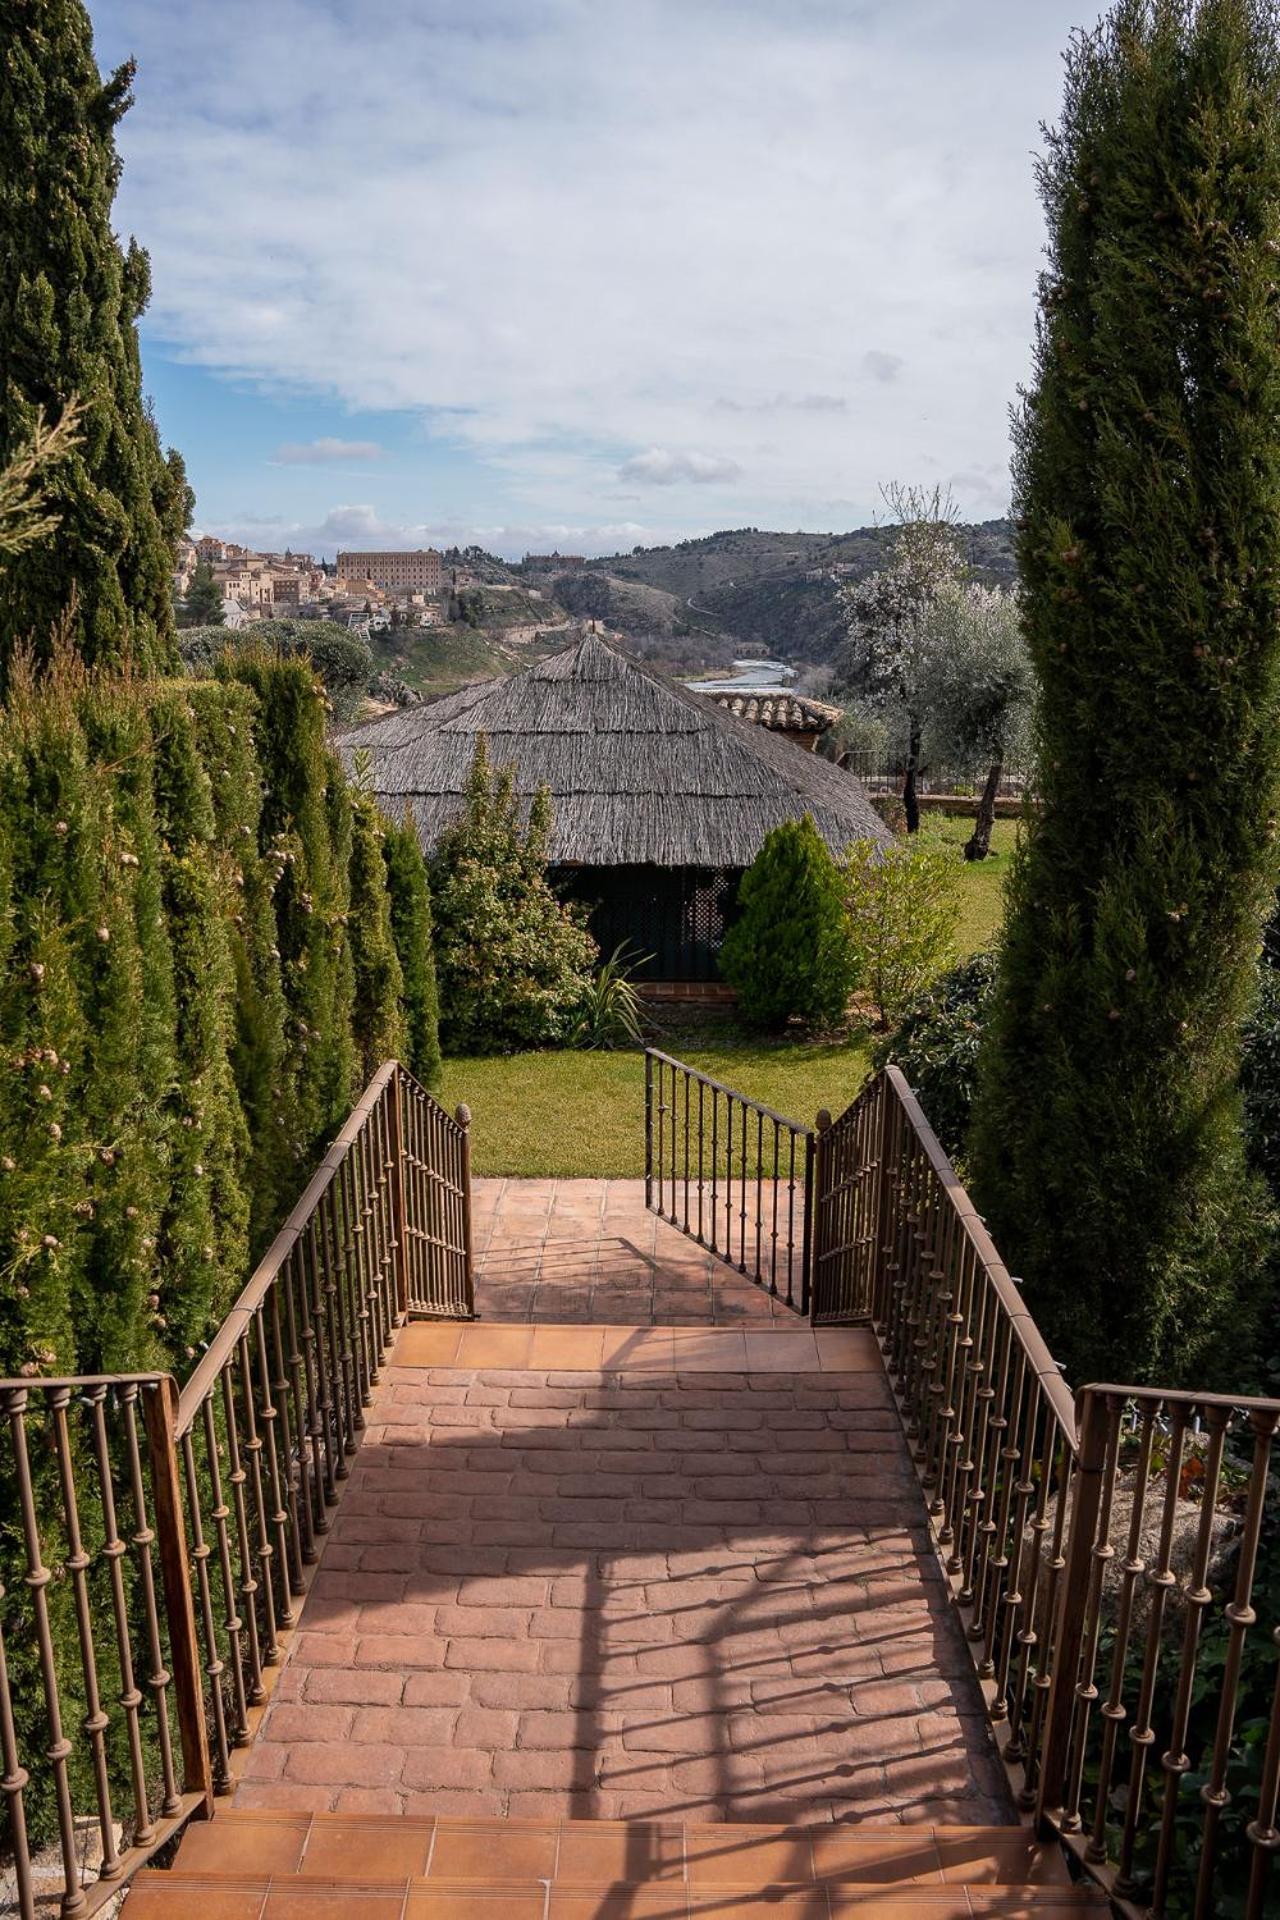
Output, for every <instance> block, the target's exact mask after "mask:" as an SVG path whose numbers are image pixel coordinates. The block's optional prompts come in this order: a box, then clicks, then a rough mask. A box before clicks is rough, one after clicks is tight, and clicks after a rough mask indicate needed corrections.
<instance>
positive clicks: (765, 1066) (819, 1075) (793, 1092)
mask: <svg viewBox="0 0 1280 1920" xmlns="http://www.w3.org/2000/svg"><path fill="white" fill-rule="evenodd" d="M667 1044H668V1051H670V1052H672V1053H674V1054H676V1055H678V1057H679V1058H680V1059H682V1060H685V1061H687V1062H688V1064H689V1065H690V1066H692V1067H697V1068H698V1070H699V1071H700V1072H701V1073H706V1074H710V1075H711V1077H712V1078H713V1079H715V1080H722V1081H724V1082H725V1083H726V1084H727V1085H728V1086H731V1087H733V1088H734V1089H735V1090H736V1091H737V1092H739V1093H745V1094H748V1095H750V1097H751V1098H753V1099H755V1100H761V1101H763V1102H764V1104H765V1105H766V1106H769V1107H772V1108H774V1110H775V1111H776V1112H778V1113H782V1114H786V1115H787V1116H788V1117H789V1118H790V1119H793V1120H799V1121H802V1122H804V1123H805V1124H807V1125H811V1124H812V1122H813V1119H814V1116H815V1115H816V1113H817V1111H818V1109H819V1107H829V1108H830V1110H831V1112H832V1113H833V1114H839V1113H841V1112H843V1110H844V1108H845V1107H847V1106H848V1104H849V1102H850V1101H851V1100H852V1099H853V1097H854V1095H855V1094H856V1093H857V1091H858V1089H859V1087H860V1086H861V1085H862V1083H863V1081H864V1080H865V1079H866V1077H867V1073H868V1070H869V1048H868V1045H867V1042H866V1040H865V1038H863V1037H862V1036H855V1037H854V1038H853V1039H851V1040H848V1041H844V1042H838V1043H837V1042H812V1043H803V1044H796V1043H794V1042H793V1043H786V1042H784V1043H780V1044H777V1045H772V1046H770V1045H765V1044H761V1043H759V1042H750V1041H737V1040H735V1039H733V1038H726V1039H723V1040H722V1039H719V1038H716V1039H714V1040H713V1039H711V1038H710V1037H709V1036H708V1035H707V1034H706V1033H705V1032H704V1033H701V1034H698V1035H697V1036H696V1037H695V1036H690V1037H689V1038H687V1039H686V1038H684V1037H681V1038H679V1039H674V1038H673V1039H671V1040H670V1041H669V1042H668V1043H667ZM440 1097H441V1099H442V1100H443V1102H444V1104H445V1105H446V1106H447V1107H449V1108H453V1107H454V1106H456V1105H457V1104H458V1103H459V1102H460V1101H465V1102H466V1104H467V1105H468V1106H469V1107H470V1108H471V1114H472V1165H473V1167H474V1170H475V1172H476V1173H477V1174H521V1175H527V1176H537V1175H552V1174H554V1175H558V1176H559V1177H561V1178H563V1179H573V1178H577V1179H592V1180H603V1179H639V1178H640V1176H641V1175H642V1174H643V1173H644V1060H643V1057H642V1056H641V1055H640V1054H639V1053H517V1054H510V1055H505V1056H500V1057H491V1058H487V1059H471V1060H447V1061H446V1062H445V1069H444V1085H443V1089H442V1091H441V1095H440Z"/></svg>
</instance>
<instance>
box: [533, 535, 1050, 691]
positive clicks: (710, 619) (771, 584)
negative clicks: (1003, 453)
mask: <svg viewBox="0 0 1280 1920" xmlns="http://www.w3.org/2000/svg"><path fill="white" fill-rule="evenodd" d="M959 531H960V533H961V534H962V536H963V538H964V541H965V545H966V548H967V551H968V556H969V561H970V564H971V566H972V567H973V569H974V572H975V574H976V575H977V577H978V578H979V579H980V580H982V581H984V582H985V583H986V584H987V585H989V586H1003V587H1008V586H1012V585H1013V582H1014V580H1015V577H1016V573H1015V567H1014V558H1013V544H1012V530H1011V527H1010V524H1009V522H1008V521H1007V520H986V521H980V522H977V523H975V524H971V525H966V526H962V527H961V528H960V529H959ZM895 538H896V529H895V528H893V527H856V528H854V529H853V530H852V531H851V532H849V533H839V534H832V533H800V532H796V533H770V532H766V531H764V530H763V529H761V528H759V527H737V528H733V529H731V530H729V531H726V532H723V533H713V534H709V535H708V536H707V537H706V538H705V539H701V540H681V541H679V542H678V543H677V544H676V545H675V546H670V547H641V548H637V549H636V550H634V551H633V552H631V553H626V554H621V553H620V554H612V555H610V556H608V557H607V558H605V559H601V560H595V561H591V562H589V563H588V566H587V567H586V568H585V569H584V570H583V571H582V572H581V573H580V574H578V575H577V576H576V578H577V581H578V582H579V583H580V585H579V587H578V593H579V595H580V598H581V599H582V600H583V601H585V600H586V599H587V598H588V597H592V598H593V599H594V601H595V605H596V607H597V608H598V611H595V612H594V613H593V615H592V617H594V618H599V619H603V620H606V621H608V622H609V624H610V625H616V626H617V627H619V628H620V630H622V631H624V632H625V631H627V630H628V625H629V621H628V614H629V612H630V609H629V607H628V604H627V603H628V599H629V596H630V595H631V594H633V593H634V591H635V589H636V588H637V587H648V588H650V589H651V590H654V591H656V592H659V593H661V594H663V595H664V596H667V598H668V603H670V602H675V604H676V605H677V606H678V607H679V608H680V610H681V615H680V617H681V618H682V619H683V621H684V622H685V624H686V626H687V627H688V628H689V629H692V630H693V633H698V634H700V636H701V637H704V638H706V639H707V640H708V641H710V640H711V639H713V638H714V637H715V636H716V634H717V633H718V634H719V635H720V636H721V637H722V639H723V640H727V641H730V642H736V643H741V645H742V649H743V651H744V652H751V651H752V650H754V649H755V648H763V649H764V650H765V651H766V652H770V653H774V654H777V655H779V656H780V657H781V658H783V659H789V660H790V659H794V660H801V661H810V662H821V661H825V660H828V659H830V657H831V654H832V653H833V652H834V650H835V647H836V645H837V644H838V642H839V640H840V639H841V638H842V637H843V631H844V629H843V620H842V616H841V610H840V587H841V585H842V584H844V583H846V582H848V581H850V580H860V579H862V578H863V577H864V576H865V575H867V574H869V573H874V572H875V570H876V569H877V567H881V566H883V565H884V564H885V562H886V560H887V559H888V557H889V555H890V554H891V553H892V551H893V543H894V540H895ZM837 568H838V569H840V572H839V573H838V574H837V573H835V572H833V571H832V570H833V569H837ZM559 592H560V583H559V582H557V593H559ZM615 616H621V617H615ZM678 630H679V628H678V626H677V625H675V624H674V616H673V628H672V631H673V632H675V631H678ZM691 637H692V635H691Z"/></svg>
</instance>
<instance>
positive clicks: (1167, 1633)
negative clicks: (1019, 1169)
mask: <svg viewBox="0 0 1280 1920" xmlns="http://www.w3.org/2000/svg"><path fill="white" fill-rule="evenodd" d="M1079 1415H1080V1444H1079V1458H1078V1463H1077V1468H1076V1498H1075V1504H1074V1506H1073V1508H1072V1514H1071V1535H1070V1543H1069V1552H1068V1557H1067V1563H1066V1569H1065V1574H1064V1578H1065V1581H1066V1587H1067V1592H1068V1594H1069V1595H1070V1596H1071V1604H1070V1605H1069V1606H1068V1607H1067V1608H1066V1609H1065V1610H1064V1617H1063V1624H1062V1628H1061V1636H1060V1641H1059V1648H1058V1659H1057V1663H1056V1672H1055V1674H1054V1681H1053V1696H1052V1704H1051V1710H1050V1719H1049V1726H1048V1729H1047V1732H1046V1736H1045V1749H1044V1759H1043V1765H1042V1777H1041V1789H1040V1800H1041V1808H1042V1812H1044V1813H1045V1814H1046V1815H1047V1816H1048V1818H1049V1819H1050V1820H1051V1821H1052V1823H1053V1824H1054V1825H1055V1826H1056V1827H1057V1828H1058V1830H1059V1831H1060V1832H1061V1833H1062V1834H1063V1836H1064V1837H1065V1838H1066V1840H1067V1842H1068V1844H1069V1845H1071V1846H1072V1847H1073V1849H1074V1850H1075V1851H1076V1852H1077V1853H1078V1855H1079V1856H1080V1858H1081V1859H1082V1861H1083V1863H1084V1864H1085V1866H1086V1867H1087V1868H1088V1870H1089V1871H1090V1872H1091V1873H1093V1874H1095V1876H1096V1877H1097V1878H1098V1879H1099V1880H1101V1881H1102V1883H1103V1885H1104V1886H1106V1888H1107V1890H1108V1891H1109V1892H1110V1893H1111V1895H1112V1896H1113V1898H1115V1899H1117V1900H1121V1901H1136V1902H1137V1904H1138V1906H1139V1908H1140V1909H1142V1910H1147V1911H1150V1912H1151V1913H1152V1914H1156V1915H1160V1914H1164V1913H1165V1912H1167V1911H1168V1910H1169V1907H1170V1904H1171V1901H1172V1900H1173V1899H1175V1898H1176V1900H1177V1905H1178V1910H1179V1911H1181V1912H1189V1913H1193V1914H1195V1915H1196V1916H1197V1920H1208V1916H1210V1915H1213V1914H1216V1913H1218V1912H1223V1911H1227V1910H1228V1908H1230V1910H1232V1911H1236V1912H1243V1913H1244V1914H1245V1915H1246V1916H1247V1920H1262V1916H1263V1914H1264V1912H1266V1911H1271V1912H1274V1911H1275V1907H1274V1906H1272V1907H1270V1908H1268V1907H1267V1906H1266V1901H1267V1886H1268V1879H1269V1876H1270V1872H1271V1869H1272V1864H1273V1861H1274V1858H1275V1855H1276V1853H1277V1852H1280V1829H1278V1828H1277V1823H1276V1813H1277V1798H1278V1794H1280V1660H1273V1661H1272V1662H1270V1663H1269V1664H1271V1665H1273V1666H1274V1668H1275V1674H1274V1678H1273V1681H1272V1701H1271V1712H1270V1722H1269V1728H1268V1726H1267V1725H1266V1724H1265V1723H1264V1722H1263V1721H1261V1720H1258V1721H1256V1722H1255V1723H1254V1724H1252V1725H1251V1726H1250V1727H1249V1728H1247V1729H1246V1730H1245V1731H1246V1734H1247V1744H1245V1745H1243V1746H1241V1747H1237V1743H1236V1737H1235V1736H1236V1733H1237V1718H1238V1714H1239V1704H1240V1702H1239V1694H1240V1686H1241V1677H1242V1672H1243V1669H1244V1666H1245V1662H1246V1659H1248V1658H1249V1657H1250V1656H1251V1655H1256V1654H1257V1653H1258V1652H1259V1651H1264V1650H1265V1649H1267V1647H1268V1643H1270V1647H1271V1648H1276V1647H1280V1619H1276V1618H1272V1619H1270V1620H1265V1621H1260V1620H1259V1619H1258V1616H1257V1613H1256V1611H1255V1609H1254V1606H1253V1604H1252V1603H1253V1599H1254V1581H1255V1576H1256V1573H1257V1568H1258V1553H1259V1545H1260V1542H1261V1539H1262V1529H1263V1516H1264V1508H1265V1501H1266V1493H1267V1485H1268V1475H1269V1473H1270V1471H1271V1468H1272V1464H1273V1457H1274V1456H1273V1446H1274V1442H1275V1436H1276V1432H1277V1428H1278V1427H1280V1401H1275V1400H1243V1399H1242V1400H1233V1399H1230V1398H1224V1397H1222V1396H1221V1395H1217V1394H1195V1393H1171V1392H1165V1391H1163V1390H1159V1389H1157V1390H1148V1391H1142V1390H1138V1389H1135V1388H1133V1387H1124V1386H1093V1387H1086V1388H1085V1389H1084V1391H1083V1392H1082V1393H1081V1395H1080V1398H1079ZM1117 1555H1120V1556H1122V1557H1121V1558H1120V1559H1119V1562H1118V1565H1117V1564H1116V1561H1117ZM1108 1584H1110V1585H1111V1586H1112V1589H1113V1590H1112V1592H1111V1594H1110V1597H1109V1601H1107V1600H1106V1588H1107V1585H1108ZM1271 1598H1272V1601H1273V1602H1274V1598H1275V1595H1274V1591H1273V1592H1272V1595H1271ZM1144 1616H1145V1617H1144ZM1104 1625H1105V1627H1106V1629H1107V1636H1106V1637H1107V1639H1108V1640H1109V1642H1110V1644H1109V1647H1108V1646H1104V1645H1103V1627H1104ZM1260 1664H1262V1665H1263V1669H1264V1672H1265V1666H1266V1664H1267V1663H1266V1662H1265V1657H1264V1661H1263V1662H1262V1663H1260ZM1126 1749H1127V1753H1126ZM1251 1760H1255V1761H1257V1762H1258V1765H1257V1766H1256V1768H1255V1767H1254V1766H1253V1765H1251V1764H1250V1762H1251ZM1249 1816H1252V1817H1249ZM1229 1825H1234V1827H1235V1829H1236V1835H1235V1840H1236V1844H1235V1846H1234V1848H1233V1849H1232V1850H1231V1851H1232V1852H1233V1854H1234V1858H1233V1859H1231V1860H1228V1859H1227V1858H1225V1857H1224V1855H1225V1854H1226V1852H1227V1848H1226V1847H1225V1845H1224V1842H1226V1841H1227V1840H1228V1838H1229V1836H1228V1833H1227V1828H1228V1826H1229ZM1229 1882H1234V1884H1228V1883H1229ZM1272 1898H1273V1899H1274V1898H1275V1895H1274V1893H1273V1895H1272Z"/></svg>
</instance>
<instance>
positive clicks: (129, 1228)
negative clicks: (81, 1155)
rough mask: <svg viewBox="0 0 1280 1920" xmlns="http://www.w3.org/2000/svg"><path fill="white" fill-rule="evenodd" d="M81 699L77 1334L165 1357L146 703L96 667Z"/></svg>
mask: <svg viewBox="0 0 1280 1920" xmlns="http://www.w3.org/2000/svg"><path fill="white" fill-rule="evenodd" d="M70 664H71V663H69V662H68V663H66V664H65V665H60V667H59V668H57V669H55V678H56V677H61V676H62V675H64V674H67V672H68V669H69V667H70ZM77 710H78V713H79V717H80V721H81V724H82V726H83V728H84V732H85V737H86V741H87V745H88V749H89V753H90V755H91V757H92V761H93V765H94V768H95V772H96V777H97V779H98V780H99V782H100V783H101V789H102V791H101V804H102V809H103V814H104V823H103V840H102V855H103V874H102V886H101V900H100V906H99V912H98V924H97V927H96V928H95V929H93V930H92V937H91V938H89V939H87V940H86V941H85V943H84V945H85V950H86V961H87V964H86V967H85V973H84V983H83V988H82V996H83V1001H84V1006H85V1012H86V1016H87V1019H88V1021H89V1026H90V1032H91V1035H92V1039H91V1043H90V1073H89V1077H88V1081H87V1084H86V1086H85V1089H84V1117H85V1124H86V1127H87V1131H88V1134H89V1143H88V1152H87V1155H86V1161H85V1170H84V1171H85V1188H86V1192H85V1198H84V1201H83V1202H82V1205H83V1208H84V1213H85V1240H86V1252H85V1261H84V1274H83V1285H82V1289H81V1301H80V1305H79V1307H78V1311H77V1332H78V1338H79V1345H80V1364H81V1366H83V1367H95V1368H102V1369H106V1370H111V1369H115V1368H127V1367H131V1366H138V1365H141V1364H142V1363H143V1360H144V1359H146V1358H152V1359H154V1358H156V1357H158V1355H159V1348H160V1342H159V1339H158V1335H159V1332H160V1328H159V1326H158V1320H159V1318H160V1317H161V1316H160V1291H161V1289H160V1288H159V1286H158V1261H159V1251H158V1249H159V1241H160V1233H161V1219H162V1215H163V1211H164V1208H165V1206H166V1204H167V1202H168V1198H169V1187H168V1171H167V1160H168V1131H169V1108H170V1103H171V1097H172V1088H173V1084H174V1080H175V1075H176V1070H177V1069H176V1062H175V1056H174V1026H175V1019H176V1003H175V998H174V981H173V960H172V955H171V952H170V947H169V939H168V930H167V927H166V923H165V918H164V891H163V875H162V853H161V846H160V837H159V833H158V831H157V826H156V816H155V794H154V785H153V779H152V773H153V760H152V753H151V729H150V725H149V723H148V716H147V711H146V705H145V702H144V700H143V699H141V698H140V697H139V690H138V688H137V687H135V686H134V685H132V684H130V683H129V682H128V681H120V680H116V679H114V678H111V677H108V676H104V675H94V676H91V677H89V678H88V679H87V680H85V682H84V684H83V686H82V688H81V690H80V694H79V698H78V701H77Z"/></svg>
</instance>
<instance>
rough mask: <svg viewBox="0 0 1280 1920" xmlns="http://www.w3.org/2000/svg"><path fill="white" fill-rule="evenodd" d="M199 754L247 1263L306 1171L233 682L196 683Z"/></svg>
mask: <svg viewBox="0 0 1280 1920" xmlns="http://www.w3.org/2000/svg"><path fill="white" fill-rule="evenodd" d="M186 694H187V698H188V700H189V702H190V706H191V710H192V713H193V715H194V719H195V727H196V737H197V740H198V742H199V749H200V758H201V760H202V761H203V763H204V766H205V768H206V769H207V771H208V774H209V788H210V796H211V798H212V802H213V815H214V844H215V845H216V847H217V848H218V851H219V853H220V854H221V857H222V863H223V869H224V876H225V879H224V884H225V888H226V898H227V900H228V902H229V906H230V912H229V919H228V935H229V940H230V960H231V968H232V973H233V975H234V978H235V1030H234V1038H233V1040H232V1044H231V1067H232V1072H233V1073H234V1075H235V1082H236V1089H237V1092H238V1094H239V1099H240V1107H241V1111H242V1113H243V1115H244V1119H245V1124H246V1125H247V1127H248V1129H249V1156H248V1164H247V1166H246V1168H245V1182H246V1185H247V1188H248V1196H249V1248H250V1257H251V1258H255V1257H256V1256H257V1255H258V1254H260V1253H262V1252H263V1250H264V1248H265V1247H266V1244H267V1242H268V1241H269V1240H270V1238H271V1235H272V1234H273V1233H274V1231H275V1228H276V1226H277V1224H278V1223H279V1221H280V1219H281V1217H282V1216H283V1215H284V1214H285V1213H287V1212H288V1210H289V1207H290V1206H291V1204H292V1202H293V1200H294V1197H295V1195H296V1192H297V1186H298V1175H299V1171H300V1169H299V1168H298V1166H297V1165H296V1163H295V1160H294V1156H293V1153H292V1151H291V1149H290V1145H289V1130H288V1126H287V1124H286V1118H287V1116H288V1115H289V1114H290V1112H291V1111H292V1106H293V1100H294V1074H293V1062H292V1059H291V1058H290V1056H289V1054H288V1051H287V1049H286V1046H285V1019H286V1009H285V998H284V982H283V979H282V977H281V971H280V949H279V946H278V945H277V939H276V935H277V929H276V910H275V882H276V872H277V868H276V863H275V860H274V858H273V857H272V854H271V853H270V852H267V853H264V852H263V851H262V848H261V847H260V845H259V829H260V827H261V822H262V809H263V776H262V768H261V766H260V764H259V760H258V754H257V746H256V739H255V728H256V724H257V715H258V702H257V698H256V696H255V695H254V693H253V692H252V690H251V689H250V688H249V687H244V686H237V685H235V684H234V683H233V682H229V681H218V682H208V681H206V682H200V681H195V682H192V683H190V684H189V685H188V686H187V688H186Z"/></svg>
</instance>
